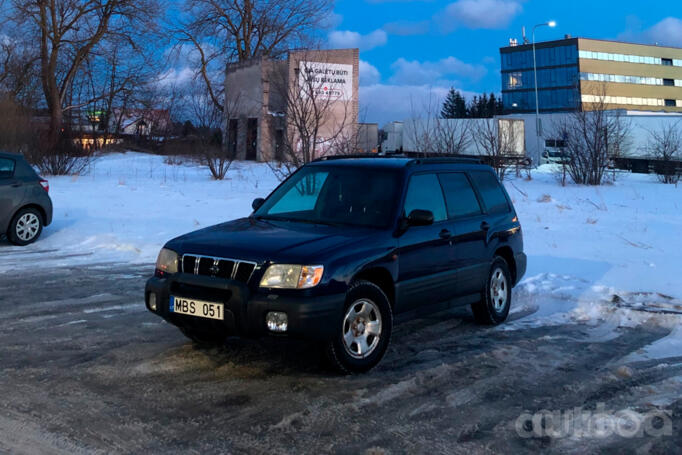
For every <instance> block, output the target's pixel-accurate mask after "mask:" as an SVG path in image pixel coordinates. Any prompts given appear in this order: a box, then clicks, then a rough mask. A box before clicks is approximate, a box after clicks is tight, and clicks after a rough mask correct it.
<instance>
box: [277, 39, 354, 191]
mask: <svg viewBox="0 0 682 455" xmlns="http://www.w3.org/2000/svg"><path fill="white" fill-rule="evenodd" d="M310 57H312V56H310V55H308V54H307V53H299V55H297V57H295V58H290V59H289V65H288V66H287V65H278V66H276V67H275V68H276V69H275V71H274V74H273V78H272V81H271V84H272V87H273V88H274V90H275V91H276V92H277V93H278V96H279V97H281V99H282V100H283V105H284V106H285V112H283V113H281V114H280V115H277V114H275V115H274V117H275V122H274V125H273V127H274V129H280V130H281V131H283V133H284V134H283V141H282V146H281V150H280V152H279V154H280V156H279V159H280V163H279V164H278V166H277V168H276V169H274V170H275V173H276V174H277V175H278V176H279V177H280V178H285V177H287V176H288V175H290V174H291V173H292V172H293V171H295V170H296V169H298V168H299V167H301V166H303V165H305V164H307V163H310V162H311V161H314V160H315V159H317V158H320V157H323V156H325V155H328V154H337V153H346V152H347V151H348V150H349V148H350V147H352V141H353V140H354V138H356V137H357V112H356V108H355V106H354V102H353V101H352V100H351V97H350V94H348V93H345V92H344V88H343V87H342V86H341V84H338V83H335V82H333V81H328V80H325V78H324V77H322V78H321V77H317V76H316V71H317V70H318V68H319V67H323V66H324V63H321V62H310V61H309V60H319V56H317V55H315V57H312V58H310ZM316 57H317V58H316ZM322 71H325V70H324V69H322ZM346 76H347V75H346Z"/></svg>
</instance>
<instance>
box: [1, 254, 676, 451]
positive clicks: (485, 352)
mask: <svg viewBox="0 0 682 455" xmlns="http://www.w3.org/2000/svg"><path fill="white" fill-rule="evenodd" d="M0 254H2V252H0ZM2 259H3V258H2V257H1V256H0V260H2ZM27 270H28V269H24V270H22V271H21V272H15V273H9V274H0V326H1V327H2V330H0V391H1V393H2V398H1V399H0V452H2V453H5V452H7V453H27V454H36V453H68V454H78V453H147V454H149V453H197V454H209V453H264V452H267V453H327V452H336V453H349V454H351V453H353V454H354V453H426V452H429V453H467V454H472V453H473V454H475V453H524V452H528V453H530V452H532V453H535V452H537V451H538V450H543V451H547V452H563V453H592V452H600V451H604V450H614V451H616V450H617V451H619V452H621V453H675V452H677V453H679V451H680V447H682V436H681V432H680V429H681V428H682V426H681V425H682V417H681V413H682V398H681V397H680V395H682V393H681V392H682V388H680V387H679V386H680V383H679V377H680V375H681V374H682V353H681V354H680V355H681V356H680V357H676V358H669V359H665V361H664V362H663V361H661V362H639V363H635V364H631V365H629V366H628V367H623V366H622V365H619V364H618V359H621V358H623V357H624V356H625V355H627V354H628V353H632V352H636V351H637V350H638V349H640V348H641V347H642V346H645V345H647V344H649V343H651V342H653V341H655V340H657V339H659V338H661V337H663V336H665V335H666V334H667V333H668V331H666V330H665V329H662V328H660V327H644V326H640V327H638V328H634V329H626V328H622V329H617V331H616V332H615V335H612V336H608V337H602V338H600V337H599V336H595V333H598V327H597V328H595V327H593V326H585V325H558V326H542V327H530V328H526V329H519V330H513V331H505V330H500V329H495V328H486V327H480V326H476V325H475V324H474V323H473V321H472V318H471V316H470V314H469V312H468V310H467V309H460V310H456V311H451V312H447V313H442V314H438V315H435V316H431V317H429V318H424V319H419V320H416V321H412V322H410V323H407V324H403V325H400V326H398V327H397V328H396V330H395V333H394V337H393V341H392V345H391V347H390V350H389V352H388V354H387V356H386V357H385V359H384V361H383V362H382V363H381V365H380V366H379V367H378V368H377V369H375V370H373V371H372V372H371V373H369V374H366V375H363V376H350V377H343V376H338V375H336V374H334V373H333V372H331V371H329V370H328V369H327V368H326V367H324V366H320V358H321V352H320V349H319V346H316V345H315V344H311V343H304V342H291V341H289V342H283V341H281V340H275V339H263V340H256V341H254V340H239V339H230V340H228V342H227V344H226V345H225V346H224V347H222V348H216V349H209V350H203V349H199V348H196V347H194V346H193V345H192V344H191V343H190V342H189V341H187V340H186V339H185V338H184V337H183V336H182V335H181V334H180V332H179V331H178V330H177V329H176V328H174V327H172V326H170V325H168V324H166V323H164V322H162V321H161V320H160V319H158V318H157V317H155V316H153V315H152V314H150V313H148V312H147V311H146V310H145V309H144V303H143V300H142V292H143V287H144V281H145V278H146V277H147V275H148V274H149V273H150V272H151V265H149V266H136V267H131V266H129V265H120V264H119V265H117V264H95V265H90V266H82V267H62V268H53V269H35V270H33V271H27ZM522 316H523V315H516V316H515V317H517V318H518V317H522ZM661 394H663V395H666V394H667V396H670V394H672V396H675V394H677V399H673V400H672V402H671V403H667V404H666V405H665V409H666V412H668V414H666V415H667V420H666V418H661V417H658V419H659V420H657V421H656V422H658V424H657V425H658V427H656V428H659V429H661V428H663V429H664V426H663V425H665V424H670V425H671V428H672V435H669V436H665V435H664V436H661V435H660V434H658V435H651V434H649V433H651V432H649V433H647V434H643V435H637V436H634V437H628V438H625V437H622V436H621V435H619V434H611V435H610V436H604V437H601V436H599V435H595V434H593V433H589V434H587V435H582V436H580V435H576V433H575V432H573V433H572V434H571V435H569V436H566V437H555V438H551V437H549V436H546V435H544V434H542V429H541V428H540V429H538V427H537V425H536V427H533V426H532V425H531V424H530V422H526V420H528V419H526V420H519V416H521V415H522V414H524V413H528V415H532V414H533V413H537V412H538V411H540V410H543V409H544V410H564V411H565V410H572V409H574V408H576V407H580V408H581V409H584V410H595V409H596V410H599V409H601V408H600V407H603V406H605V407H606V408H607V410H611V411H612V412H613V411H616V410H622V409H630V410H634V411H636V412H638V413H640V415H644V414H646V413H649V414H647V415H651V413H652V412H658V411H657V410H660V408H661V406H662V405H661V404H660V402H657V401H656V400H655V399H654V398H655V397H657V396H660V395H661ZM607 412H608V411H607ZM664 417H665V416H664ZM531 421H532V420H531ZM518 422H521V424H520V426H519V425H517V423H518ZM524 422H525V423H524ZM538 422H539V421H538ZM545 422H546V420H545ZM652 422H654V421H653V420H652ZM656 422H654V424H656ZM517 427H518V428H517ZM519 428H520V429H519ZM533 428H536V430H537V431H538V432H539V433H540V434H539V435H533V434H531V433H532V429H533ZM659 433H660V432H659Z"/></svg>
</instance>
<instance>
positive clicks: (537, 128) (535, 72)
mask: <svg viewBox="0 0 682 455" xmlns="http://www.w3.org/2000/svg"><path fill="white" fill-rule="evenodd" d="M545 25H546V26H548V27H555V26H556V22H554V21H549V22H543V23H542V24H535V25H534V26H533V78H534V79H535V148H536V150H537V153H538V156H539V155H540V154H541V153H542V152H541V151H540V132H541V131H540V130H541V128H540V104H539V103H538V67H537V62H536V59H535V29H536V28H538V27H542V26H545Z"/></svg>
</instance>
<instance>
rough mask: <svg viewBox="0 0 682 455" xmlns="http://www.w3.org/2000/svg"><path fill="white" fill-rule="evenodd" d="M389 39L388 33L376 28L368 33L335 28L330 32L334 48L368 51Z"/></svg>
mask: <svg viewBox="0 0 682 455" xmlns="http://www.w3.org/2000/svg"><path fill="white" fill-rule="evenodd" d="M387 41H388V35H387V34H386V32H385V31H383V30H374V31H373V32H370V33H368V34H366V35H362V34H360V33H358V32H353V31H350V30H334V31H333V32H330V33H329V46H330V47H331V48H333V49H347V48H355V47H357V48H359V49H360V50H362V51H368V50H370V49H374V48H375V47H379V46H383V45H384V44H386V42H387Z"/></svg>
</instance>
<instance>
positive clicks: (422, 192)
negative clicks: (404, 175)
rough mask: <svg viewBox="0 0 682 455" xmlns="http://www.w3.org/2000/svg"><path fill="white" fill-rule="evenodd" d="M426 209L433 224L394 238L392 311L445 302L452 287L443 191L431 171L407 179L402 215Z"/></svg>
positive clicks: (452, 273) (411, 228)
mask: <svg viewBox="0 0 682 455" xmlns="http://www.w3.org/2000/svg"><path fill="white" fill-rule="evenodd" d="M415 209H421V210H429V211H431V212H432V213H433V217H434V222H433V224H431V225H429V226H411V227H409V228H407V230H406V231H405V232H403V233H402V235H401V236H400V237H399V239H398V261H399V262H398V282H397V283H396V292H397V297H398V298H397V307H396V312H403V311H409V310H414V309H418V308H419V307H420V306H425V305H428V304H431V303H438V302H442V301H445V300H448V299H449V298H450V297H451V296H450V294H451V293H452V291H453V290H454V287H455V276H454V271H453V268H452V259H453V258H452V249H451V248H450V237H451V235H452V233H451V232H450V230H449V229H448V228H449V225H448V219H447V210H446V207H445V199H444V197H443V191H442V188H441V186H440V182H439V180H438V175H437V174H436V173H435V172H429V173H420V174H414V175H412V176H411V177H410V180H409V182H408V186H407V192H406V195H405V201H404V204H403V216H407V215H408V214H409V213H410V212H411V211H412V210H415Z"/></svg>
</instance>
